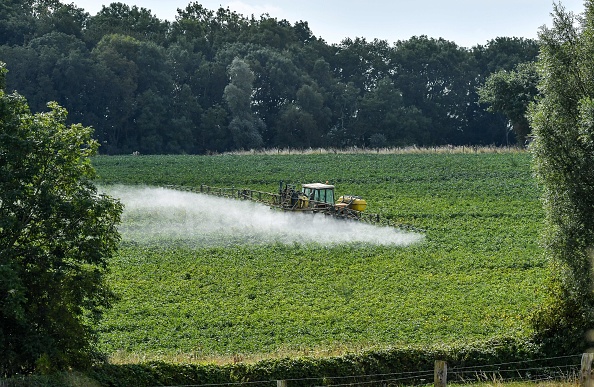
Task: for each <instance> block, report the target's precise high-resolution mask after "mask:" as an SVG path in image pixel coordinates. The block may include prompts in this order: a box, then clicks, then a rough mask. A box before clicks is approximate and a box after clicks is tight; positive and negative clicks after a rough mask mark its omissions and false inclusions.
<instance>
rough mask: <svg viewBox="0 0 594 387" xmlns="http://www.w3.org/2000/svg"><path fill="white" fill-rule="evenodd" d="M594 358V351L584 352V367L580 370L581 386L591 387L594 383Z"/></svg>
mask: <svg viewBox="0 0 594 387" xmlns="http://www.w3.org/2000/svg"><path fill="white" fill-rule="evenodd" d="M592 360H594V353H584V354H582V369H581V371H580V386H582V387H590V386H593V385H594V384H593V383H592Z"/></svg>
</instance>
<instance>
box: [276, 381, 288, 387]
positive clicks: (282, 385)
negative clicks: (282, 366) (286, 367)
mask: <svg viewBox="0 0 594 387" xmlns="http://www.w3.org/2000/svg"><path fill="white" fill-rule="evenodd" d="M276 387H287V381H286V380H277V381H276Z"/></svg>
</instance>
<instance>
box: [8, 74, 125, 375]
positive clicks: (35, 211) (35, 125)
mask: <svg viewBox="0 0 594 387" xmlns="http://www.w3.org/2000/svg"><path fill="white" fill-rule="evenodd" d="M5 72H6V69H5V68H4V65H3V64H2V63H0V354H1V355H0V376H6V375H13V374H17V373H25V372H30V371H32V370H38V371H41V372H44V371H50V370H53V369H61V368H67V367H72V366H74V367H81V366H84V365H89V364H90V361H91V359H92V358H93V349H94V346H93V344H94V343H95V339H96V338H95V336H94V324H95V323H96V321H97V318H98V317H99V314H100V313H101V311H102V310H103V309H104V307H106V306H107V305H108V304H109V300H110V299H111V293H110V292H109V291H108V290H107V288H106V283H105V274H106V273H107V259H108V258H109V257H110V256H111V255H112V254H113V253H114V251H115V249H116V247H117V246H118V243H119V234H118V232H117V229H116V224H117V223H118V221H119V216H120V213H121V206H120V205H119V204H118V203H117V202H116V201H114V200H113V199H111V198H109V197H106V196H102V195H98V193H97V190H96V188H95V187H94V185H93V184H92V181H91V179H92V178H93V176H94V175H93V168H92V166H91V164H90V160H89V157H90V156H92V155H94V154H95V152H96V150H97V143H96V142H95V141H94V140H92V139H91V129H90V128H84V127H82V126H81V125H71V126H67V125H66V124H65V120H66V111H65V110H64V109H63V108H61V107H59V106H58V105H57V104H50V105H49V107H50V111H49V112H47V113H43V114H31V113H30V111H29V109H28V107H27V104H26V101H25V99H24V98H23V97H21V96H19V95H18V94H11V95H8V94H6V93H5V92H4V75H5Z"/></svg>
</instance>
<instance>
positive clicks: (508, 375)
mask: <svg viewBox="0 0 594 387" xmlns="http://www.w3.org/2000/svg"><path fill="white" fill-rule="evenodd" d="M580 356H581V355H572V356H562V357H551V358H543V359H535V360H525V361H518V362H508V363H500V364H488V365H482V366H469V367H452V368H450V369H448V371H447V382H448V383H453V384H477V383H493V384H502V383H508V382H530V383H543V382H568V383H572V384H573V383H576V381H578V380H579V378H580V366H581V364H580ZM435 372H436V371H435V370H434V369H431V370H421V371H409V372H395V373H380V374H364V375H350V376H325V377H311V378H294V379H284V380H261V381H241V382H236V383H222V384H187V385H175V386H174V385H171V386H167V387H226V386H249V387H271V386H277V387H292V386H311V387H326V386H333V387H342V386H345V387H346V386H350V387H357V386H360V387H396V386H424V385H433V383H434V375H435ZM155 387H156V386H155Z"/></svg>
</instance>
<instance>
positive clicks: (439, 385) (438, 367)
mask: <svg viewBox="0 0 594 387" xmlns="http://www.w3.org/2000/svg"><path fill="white" fill-rule="evenodd" d="M433 383H434V385H435V387H446V386H447V384H448V363H447V362H445V361H443V360H435V371H434V373H433Z"/></svg>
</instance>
